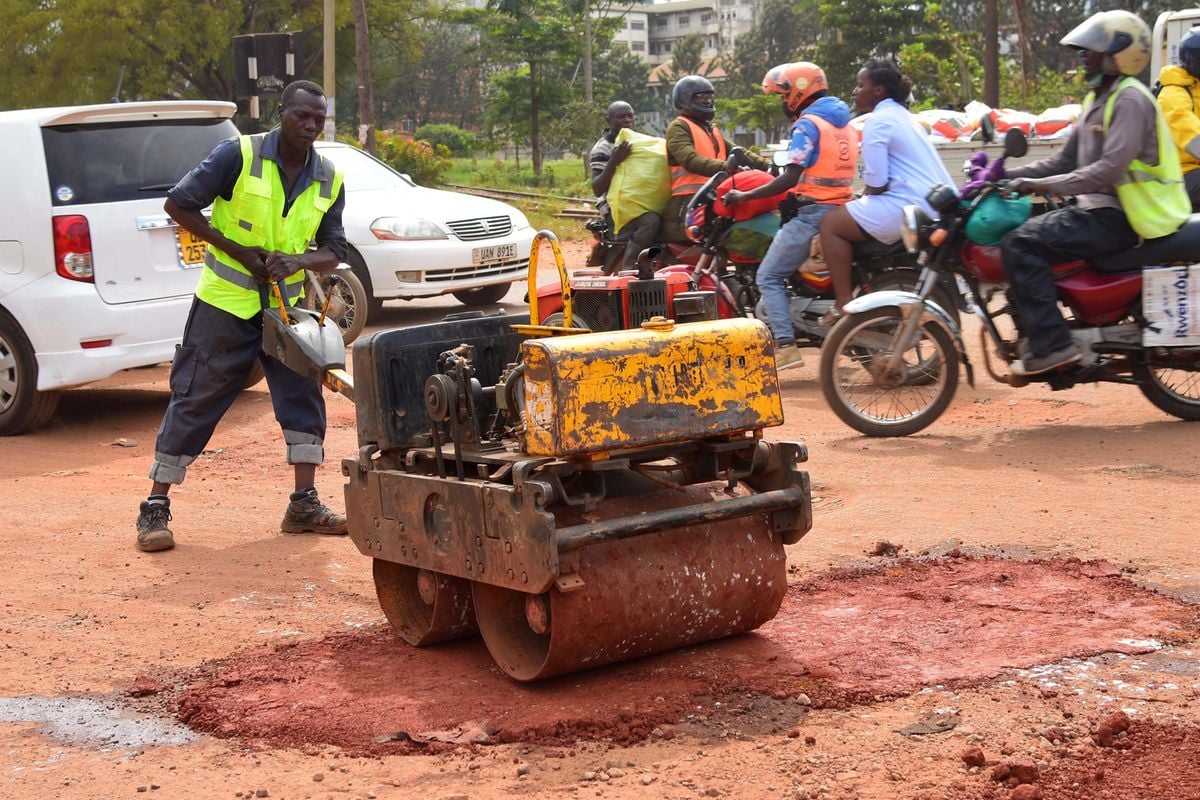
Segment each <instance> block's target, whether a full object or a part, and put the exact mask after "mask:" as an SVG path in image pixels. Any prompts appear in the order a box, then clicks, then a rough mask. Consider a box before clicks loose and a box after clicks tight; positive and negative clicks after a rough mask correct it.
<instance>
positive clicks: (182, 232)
mask: <svg viewBox="0 0 1200 800" xmlns="http://www.w3.org/2000/svg"><path fill="white" fill-rule="evenodd" d="M175 239H176V241H177V242H178V243H179V263H180V264H181V265H183V266H185V267H198V266H200V265H201V264H203V263H204V254H205V252H207V250H208V244H207V243H206V242H205V241H204V240H203V239H201V238H199V237H197V236H196V235H195V234H193V233H192V232H191V231H189V230H187V229H186V228H176V229H175Z"/></svg>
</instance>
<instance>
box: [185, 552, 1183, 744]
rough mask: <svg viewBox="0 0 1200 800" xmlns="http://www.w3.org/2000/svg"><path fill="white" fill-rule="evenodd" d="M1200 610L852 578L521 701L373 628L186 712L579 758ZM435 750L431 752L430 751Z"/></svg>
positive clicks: (1053, 572)
mask: <svg viewBox="0 0 1200 800" xmlns="http://www.w3.org/2000/svg"><path fill="white" fill-rule="evenodd" d="M1198 630H1200V609H1197V608H1196V607H1194V606H1189V605H1187V604H1185V603H1182V602H1180V601H1179V600H1177V599H1174V598H1170V597H1165V596H1163V595H1160V594H1156V593H1154V592H1151V591H1149V590H1147V589H1144V588H1141V587H1138V586H1135V585H1134V584H1132V583H1131V582H1130V581H1128V580H1125V579H1123V578H1121V577H1119V575H1118V570H1116V569H1115V568H1113V567H1112V566H1111V565H1106V564H1103V563H1098V564H1089V563H1080V562H1078V561H1071V560H1044V561H1010V560H1003V559H996V558H972V557H946V558H941V559H921V560H901V561H896V562H892V563H890V564H888V565H886V566H883V567H871V568H861V569H854V570H838V571H834V572H831V573H829V574H827V575H824V576H821V577H819V578H817V579H815V580H812V581H809V582H807V583H803V584H798V585H796V586H792V587H791V588H790V589H789V590H788V595H787V597H786V599H785V600H784V604H783V607H782V609H781V610H780V612H779V615H778V616H777V617H776V618H775V619H774V620H772V621H771V622H769V623H767V624H766V625H764V626H763V627H761V628H760V629H759V630H757V631H756V632H754V633H752V634H747V635H743V636H739V637H735V638H732V639H725V640H720V641H716V642H710V643H707V644H704V645H697V646H694V647H689V648H685V649H683V650H677V651H673V652H669V653H662V654H659V655H656V656H651V657H647V658H642V659H638V660H636V661H632V662H625V663H621V664H616V665H612V666H609V667H605V668H601V669H596V670H591V671H587V672H581V673H575V674H572V675H567V676H564V677H561V678H557V679H554V680H551V681H546V682H543V683H538V684H519V683H516V682H514V681H512V680H510V679H509V678H508V677H506V676H505V675H504V674H503V673H502V672H501V671H500V670H499V669H497V668H496V666H495V665H494V663H493V661H492V659H491V657H490V655H489V654H488V652H487V650H486V649H485V647H484V645H483V643H482V642H481V641H480V640H478V639H475V640H467V641H459V642H452V643H448V644H444V645H438V646H435V647H429V648H413V647H409V646H408V645H406V644H404V643H403V642H402V641H401V640H400V639H399V638H398V637H396V636H395V635H394V634H393V633H392V632H391V630H390V629H386V628H374V629H365V630H363V631H356V632H354V633H349V634H343V635H337V636H332V637H328V638H325V639H321V640H316V641H303V642H294V643H291V644H289V645H287V646H284V647H281V648H278V649H276V650H272V651H257V652H255V653H251V654H245V655H242V656H238V657H235V658H232V659H228V660H225V661H222V662H219V663H213V664H209V665H207V666H206V667H204V668H203V669H202V670H201V671H199V672H197V673H196V674H194V675H193V676H192V677H191V679H190V680H189V681H188V683H189V685H188V686H186V687H184V688H182V689H180V690H179V691H178V692H176V693H172V694H173V695H174V697H173V700H174V702H175V703H176V704H177V705H176V712H177V714H178V715H179V718H180V719H181V720H183V721H184V722H186V723H187V724H189V725H190V726H192V727H193V728H195V729H196V730H200V731H204V732H206V733H212V734H214V735H217V736H222V737H237V738H246V739H258V740H263V741H266V742H269V743H271V744H274V745H279V746H295V745H306V744H331V745H336V746H339V747H342V748H345V749H346V750H349V751H351V752H359V753H387V752H409V751H411V750H412V749H413V748H414V747H416V748H422V747H427V746H428V745H425V744H422V743H421V740H422V739H429V738H432V740H433V741H434V742H435V743H446V742H451V744H450V745H446V746H452V743H453V742H455V741H465V740H472V741H480V740H481V735H480V734H481V733H482V734H483V736H482V740H486V741H522V742H529V743H541V744H570V743H572V742H575V741H577V740H580V739H594V738H605V739H610V740H613V741H614V742H617V743H626V742H631V741H637V740H641V739H644V738H646V737H649V736H653V735H656V734H655V732H656V730H657V732H658V735H662V733H663V731H664V726H669V725H670V724H672V723H675V722H678V721H681V720H685V719H686V718H687V717H688V715H690V714H695V713H697V712H704V711H706V710H708V709H711V708H714V707H715V706H714V705H713V703H719V702H720V701H722V700H726V699H728V698H729V697H731V696H733V695H734V694H735V693H743V694H744V693H752V694H757V695H763V696H767V697H770V698H773V699H774V700H776V701H778V702H780V703H784V704H789V703H790V704H793V705H794V704H795V703H796V702H797V701H798V700H799V699H800V698H803V704H804V706H806V707H807V706H808V705H809V704H811V705H812V706H814V707H818V708H820V707H846V706H849V705H851V704H854V703H858V702H874V701H875V700H879V699H883V698H888V697H897V696H902V695H906V694H911V693H913V692H916V691H919V690H920V689H921V688H923V687H926V686H970V685H978V684H980V683H983V682H986V681H989V680H993V679H996V678H997V677H999V676H1002V675H1009V674H1012V673H1014V671H1016V670H1023V669H1025V670H1027V669H1030V668H1034V667H1037V666H1038V665H1045V664H1056V663H1060V662H1064V661H1065V660H1068V659H1072V658H1086V657H1088V656H1093V655H1095V654H1098V653H1118V654H1145V653H1151V652H1154V651H1156V650H1158V649H1159V648H1160V647H1162V646H1163V645H1164V644H1165V645H1170V644H1174V643H1179V642H1184V641H1190V640H1191V639H1194V638H1195V637H1196V636H1197V631H1198ZM430 734H435V735H433V736H432V737H430Z"/></svg>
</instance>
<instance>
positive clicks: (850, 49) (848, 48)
mask: <svg viewBox="0 0 1200 800" xmlns="http://www.w3.org/2000/svg"><path fill="white" fill-rule="evenodd" d="M820 19H821V29H822V31H824V32H825V35H824V37H823V38H822V40H821V41H820V43H819V44H818V47H817V52H816V55H817V58H816V63H818V64H820V65H821V67H822V69H824V70H825V76H826V77H827V78H828V79H829V91H830V93H831V94H834V95H836V96H838V97H846V98H848V97H850V92H851V91H852V90H853V89H854V83H855V78H856V76H857V75H858V70H859V69H860V68H861V67H862V65H863V63H864V62H866V61H867V60H869V59H871V58H878V57H882V58H892V59H896V58H897V56H898V55H899V53H900V48H901V47H903V46H904V45H905V44H907V43H909V42H911V41H912V39H913V31H918V30H921V29H922V25H923V19H924V11H923V6H922V5H921V4H914V3H912V2H911V1H910V0H861V1H860V2H854V3H848V2H843V0H820Z"/></svg>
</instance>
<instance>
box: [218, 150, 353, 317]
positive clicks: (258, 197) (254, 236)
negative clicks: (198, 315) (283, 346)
mask: <svg viewBox="0 0 1200 800" xmlns="http://www.w3.org/2000/svg"><path fill="white" fill-rule="evenodd" d="M265 137H266V134H256V135H254V136H241V137H238V138H239V142H240V144H241V150H242V171H241V173H240V174H239V175H238V179H237V184H236V185H235V186H234V187H233V194H232V196H231V197H230V199H229V200H225V199H224V198H223V197H218V198H217V199H216V201H215V202H214V203H213V214H212V225H213V227H214V228H216V229H217V230H218V231H220V232H221V234H222V235H224V236H225V237H226V238H228V239H230V240H232V241H234V242H237V243H238V244H241V245H245V246H247V247H261V248H263V249H264V250H268V251H277V252H280V253H287V254H288V255H299V254H301V253H304V252H306V251H307V250H308V247H309V243H310V242H312V240H313V237H314V236H315V235H316V233H317V228H318V227H319V226H320V224H321V219H322V218H323V217H324V216H325V212H327V211H328V210H329V208H330V206H332V205H333V202H334V200H336V199H337V196H338V194H339V193H340V192H341V189H342V174H341V173H340V172H338V171H337V170H336V169H334V167H333V164H332V163H331V162H330V161H329V160H328V159H326V158H324V157H322V156H321V155H320V154H318V153H317V152H316V151H313V154H312V155H313V157H314V158H316V159H317V163H316V164H315V165H314V168H313V182H312V183H311V184H310V185H309V186H307V187H306V188H305V190H304V191H303V192H301V193H300V196H299V197H297V198H296V201H295V202H294V203H292V207H291V208H290V209H288V214H287V216H286V217H285V216H284V215H283V206H284V201H285V200H286V190H285V189H284V188H283V181H282V180H281V178H280V175H279V165H278V164H276V163H275V162H274V161H271V160H270V159H266V158H263V157H262V143H263V139H264V138H265ZM303 287H304V271H303V270H297V271H296V272H295V273H294V274H292V275H290V276H288V278H287V279H286V280H285V281H284V288H285V289H286V290H287V301H288V304H289V305H295V304H296V301H297V300H299V299H300V297H302V296H303V294H304V291H303ZM196 296H197V297H199V298H200V299H201V300H203V301H204V302H206V303H208V304H209V305H211V306H215V307H217V308H219V309H221V310H222V311H227V312H229V313H230V314H233V315H234V316H237V317H240V318H241V319H250V318H251V317H253V316H254V315H255V314H257V313H258V312H259V311H261V310H262V300H261V296H260V295H259V284H258V282H257V281H256V280H255V279H254V277H253V276H252V275H251V274H250V272H249V270H247V269H246V268H245V267H244V266H242V264H241V263H240V262H239V261H237V260H236V259H234V258H232V257H230V256H229V255H228V254H226V253H225V252H223V251H222V250H220V249H218V248H216V247H213V246H212V245H211V244H210V245H209V246H208V252H207V254H206V255H205V257H204V270H203V271H202V272H201V274H200V280H199V283H198V284H197V286H196ZM270 302H271V304H272V305H278V303H277V302H276V300H275V298H274V296H272V297H271V300H270Z"/></svg>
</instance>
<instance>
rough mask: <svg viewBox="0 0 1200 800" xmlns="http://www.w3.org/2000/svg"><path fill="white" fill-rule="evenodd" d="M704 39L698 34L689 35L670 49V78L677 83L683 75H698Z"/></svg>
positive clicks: (701, 62) (701, 61)
mask: <svg viewBox="0 0 1200 800" xmlns="http://www.w3.org/2000/svg"><path fill="white" fill-rule="evenodd" d="M703 52H704V37H703V36H701V35H700V34H698V33H689V34H688V35H687V36H684V37H683V38H682V39H680V40H679V41H677V42H675V44H674V46H673V47H672V48H671V68H670V70H669V72H670V78H671V80H672V81H677V80H679V79H680V78H682V77H683V76H684V75H700V74H703V73H701V71H700V70H701V65H702V64H703V63H704V58H703V56H702V55H701V53H703Z"/></svg>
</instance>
